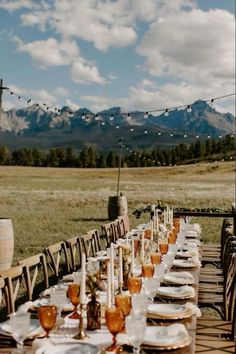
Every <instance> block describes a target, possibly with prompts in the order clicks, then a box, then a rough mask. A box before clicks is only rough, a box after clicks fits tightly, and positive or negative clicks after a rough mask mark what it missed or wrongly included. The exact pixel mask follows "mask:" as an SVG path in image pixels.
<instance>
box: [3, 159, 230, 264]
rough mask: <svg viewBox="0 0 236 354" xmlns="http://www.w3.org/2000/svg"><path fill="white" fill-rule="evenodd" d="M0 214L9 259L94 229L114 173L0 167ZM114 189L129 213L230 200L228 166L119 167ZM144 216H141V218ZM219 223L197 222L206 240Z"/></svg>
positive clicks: (223, 204) (226, 204)
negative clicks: (10, 240)
mask: <svg viewBox="0 0 236 354" xmlns="http://www.w3.org/2000/svg"><path fill="white" fill-rule="evenodd" d="M0 181H1V185H0V197H1V203H0V215H1V217H8V218H11V219H12V221H13V227H14V235H15V254H14V261H17V260H19V259H22V258H24V257H26V256H28V255H30V254H36V253H37V252H40V251H41V250H42V249H43V248H44V247H45V246H46V245H49V244H52V243H55V242H57V241H59V240H64V239H67V238H69V237H72V236H73V235H75V234H82V233H84V232H86V231H88V230H90V229H91V228H94V227H96V228H100V225H101V224H102V223H105V222H106V220H107V205H108V199H109V196H111V195H115V194H116V186H117V169H56V168H31V167H14V166H0ZM120 190H121V191H122V192H123V194H124V195H125V196H126V197H127V200H128V207H129V215H130V219H131V224H132V225H135V224H136V223H137V220H136V219H135V218H134V216H132V211H134V210H135V209H136V208H139V207H142V206H145V205H146V204H155V203H157V200H158V199H161V200H162V201H163V203H169V204H173V205H174V206H176V207H198V208H199V207H200V208H208V207H217V208H220V209H229V208H230V203H231V202H232V201H233V200H235V165H234V162H219V163H211V164H198V165H189V166H177V167H165V168H161V167H159V168H134V169H131V168H130V169H122V172H121V186H120ZM148 216H149V215H148V214H146V215H143V218H144V219H147V218H148ZM221 222H222V220H220V219H219V220H217V219H215V218H214V219H213V220H212V219H205V220H201V224H202V225H203V236H204V237H205V239H206V240H208V241H209V240H210V241H217V238H218V235H219V226H220V224H221Z"/></svg>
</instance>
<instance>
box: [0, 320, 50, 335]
mask: <svg viewBox="0 0 236 354" xmlns="http://www.w3.org/2000/svg"><path fill="white" fill-rule="evenodd" d="M0 329H1V334H4V333H5V334H6V335H8V336H9V335H11V334H12V329H11V325H10V320H7V321H6V322H3V323H1V324H0ZM42 332H43V329H42V327H41V326H40V324H39V321H38V320H37V319H36V318H31V319H30V328H29V334H28V335H27V338H30V337H35V336H37V335H39V334H41V333H42Z"/></svg>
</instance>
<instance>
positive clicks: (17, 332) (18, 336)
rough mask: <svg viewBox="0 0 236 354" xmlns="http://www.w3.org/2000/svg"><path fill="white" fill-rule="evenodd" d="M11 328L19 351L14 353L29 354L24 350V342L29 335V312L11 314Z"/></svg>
mask: <svg viewBox="0 0 236 354" xmlns="http://www.w3.org/2000/svg"><path fill="white" fill-rule="evenodd" d="M10 326H11V332H12V336H13V338H14V339H15V341H16V342H17V349H16V350H14V353H27V350H26V349H24V348H23V347H24V340H25V339H26V337H27V335H28V334H29V328H30V314H29V313H28V312H23V311H18V312H13V313H11V314H10Z"/></svg>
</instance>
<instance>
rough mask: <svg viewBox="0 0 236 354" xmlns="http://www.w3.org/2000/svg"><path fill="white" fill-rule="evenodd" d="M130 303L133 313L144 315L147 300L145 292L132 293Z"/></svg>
mask: <svg viewBox="0 0 236 354" xmlns="http://www.w3.org/2000/svg"><path fill="white" fill-rule="evenodd" d="M131 303H132V312H133V313H134V314H135V315H146V313H147V308H148V303H149V301H148V297H147V295H146V294H145V293H139V294H133V295H132V297H131Z"/></svg>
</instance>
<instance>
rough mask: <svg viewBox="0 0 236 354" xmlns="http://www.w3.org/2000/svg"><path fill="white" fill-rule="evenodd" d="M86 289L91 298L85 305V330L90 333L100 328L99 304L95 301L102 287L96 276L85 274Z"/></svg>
mask: <svg viewBox="0 0 236 354" xmlns="http://www.w3.org/2000/svg"><path fill="white" fill-rule="evenodd" d="M86 288H87V290H88V291H89V293H90V296H91V300H90V301H89V302H88V303H87V329H88V330H90V331H91V330H95V329H99V328H101V304H100V303H99V302H98V301H97V292H98V291H100V290H102V287H101V281H100V279H99V278H98V277H97V275H96V274H87V279H86Z"/></svg>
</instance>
